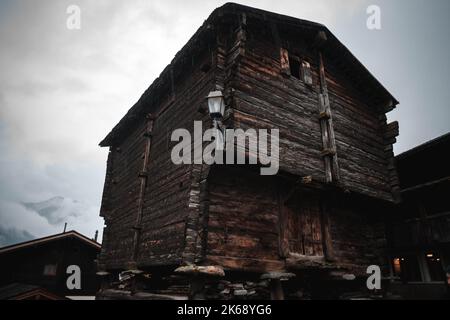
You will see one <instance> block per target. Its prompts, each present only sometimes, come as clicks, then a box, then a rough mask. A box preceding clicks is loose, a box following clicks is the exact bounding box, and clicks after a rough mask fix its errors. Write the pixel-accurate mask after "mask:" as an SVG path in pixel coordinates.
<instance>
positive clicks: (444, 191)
mask: <svg viewBox="0 0 450 320" xmlns="http://www.w3.org/2000/svg"><path fill="white" fill-rule="evenodd" d="M449 150H450V134H446V135H444V136H442V137H439V138H437V139H435V140H432V141H430V142H427V143H425V144H423V145H421V146H418V147H417V148H414V149H411V150H409V151H407V152H405V153H402V154H400V155H398V156H397V157H396V160H397V166H398V172H399V178H400V186H401V189H402V198H403V202H402V205H401V211H400V214H398V215H396V217H393V219H392V220H393V223H392V226H391V228H390V230H389V237H388V238H389V254H390V259H391V272H392V275H393V276H395V277H396V278H397V280H398V281H399V282H401V283H403V284H406V285H393V286H392V287H393V288H395V289H396V290H397V291H398V292H399V293H401V294H402V295H404V296H405V297H407V298H439V297H443V296H444V295H445V294H446V290H447V289H446V281H447V277H446V271H447V272H448V273H449V274H450V204H449V201H448V198H447V197H448V196H449V195H450V167H449V163H450V154H449V152H448V151H449Z"/></svg>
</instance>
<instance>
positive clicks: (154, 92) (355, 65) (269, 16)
mask: <svg viewBox="0 0 450 320" xmlns="http://www.w3.org/2000/svg"><path fill="white" fill-rule="evenodd" d="M242 13H245V14H246V15H247V16H250V17H252V18H257V19H261V20H263V21H266V22H268V23H270V22H275V23H277V24H280V25H283V26H285V27H288V28H292V29H293V30H294V31H300V30H302V31H305V30H306V31H310V32H314V33H315V34H317V32H319V31H323V32H325V33H326V35H327V39H328V40H327V42H326V44H325V46H324V50H326V51H327V52H329V53H332V54H333V55H336V56H338V58H339V59H338V60H339V61H341V62H342V64H343V65H345V67H346V70H347V71H349V72H351V73H352V74H353V75H355V77H354V78H355V79H356V80H355V81H357V82H358V83H359V84H360V89H361V90H365V93H367V94H368V95H373V94H375V95H376V96H377V97H378V98H380V99H378V100H381V102H380V104H381V105H382V106H383V107H384V108H385V110H386V112H389V111H391V110H392V109H394V108H395V107H396V105H397V104H398V101H397V100H396V99H395V98H394V97H393V96H392V94H391V93H390V92H389V91H388V90H387V89H386V88H385V87H384V86H383V85H382V84H381V83H380V82H379V81H378V80H377V79H376V78H375V77H374V76H373V75H372V74H371V73H370V72H369V71H368V70H367V69H366V67H365V66H364V65H363V64H362V63H361V62H360V61H359V60H358V59H357V58H356V57H355V56H354V55H353V54H352V53H351V52H350V50H348V49H347V48H346V47H345V46H344V45H343V44H342V43H341V42H340V41H339V40H338V39H337V38H336V37H335V36H334V35H333V34H332V33H331V31H330V30H328V28H327V27H326V26H324V25H322V24H319V23H315V22H311V21H307V20H301V19H298V18H293V17H289V16H286V15H281V14H276V13H273V12H269V11H264V10H260V9H255V8H252V7H248V6H244V5H240V4H235V3H226V4H224V5H223V6H222V7H219V8H217V9H215V10H214V11H213V12H212V13H211V15H210V16H209V17H208V19H207V20H206V21H205V22H204V23H203V25H202V26H201V27H200V28H199V29H198V30H197V32H196V33H195V34H194V35H193V36H192V37H191V39H190V40H189V41H188V42H187V44H186V45H185V46H184V47H183V48H182V49H181V50H180V51H179V52H178V53H177V54H176V55H175V57H174V59H173V60H172V61H171V63H170V64H169V65H168V66H167V67H166V68H165V69H164V71H163V72H162V73H161V74H160V76H159V77H158V78H157V79H156V80H155V81H154V82H153V83H152V84H151V85H150V87H149V88H148V89H147V90H146V91H145V92H144V94H143V95H142V96H141V98H140V99H139V100H138V102H136V104H134V106H133V107H132V108H131V109H130V110H129V111H128V112H127V114H126V115H125V116H124V117H123V118H122V119H121V120H120V122H119V123H118V124H117V125H116V126H115V127H114V128H113V129H112V131H111V132H110V133H109V134H108V135H107V136H106V137H105V138H104V139H103V141H101V142H100V146H102V147H106V146H111V145H112V144H113V143H114V141H115V140H116V139H117V138H119V139H120V137H121V135H122V133H123V132H124V131H125V130H126V129H128V128H129V127H130V126H131V125H132V124H134V123H135V121H136V119H139V118H140V117H142V116H143V115H144V114H146V113H149V112H151V110H149V108H150V107H149V105H150V103H149V102H150V101H152V100H153V99H154V98H155V97H157V96H158V94H159V92H160V90H159V89H160V88H162V87H164V86H165V83H167V82H168V81H170V77H169V76H168V75H169V74H170V72H171V70H172V67H173V66H175V65H180V64H182V63H184V62H183V61H186V63H187V62H189V63H191V60H190V59H185V57H187V56H189V55H190V54H191V53H192V51H193V49H194V48H195V47H197V46H198V45H199V43H200V40H201V39H204V38H207V36H208V34H210V33H211V32H212V28H211V26H214V25H215V24H216V23H217V22H218V21H219V19H220V18H221V17H223V16H224V15H225V14H234V15H238V14H242Z"/></svg>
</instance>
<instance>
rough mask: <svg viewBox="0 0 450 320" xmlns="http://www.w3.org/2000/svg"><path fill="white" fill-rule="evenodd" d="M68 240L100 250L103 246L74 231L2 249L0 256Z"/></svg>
mask: <svg viewBox="0 0 450 320" xmlns="http://www.w3.org/2000/svg"><path fill="white" fill-rule="evenodd" d="M66 238H75V239H78V240H81V241H83V242H84V243H86V244H87V245H89V246H92V247H94V248H96V249H98V250H100V248H101V245H100V244H99V243H98V242H96V241H94V240H92V239H89V238H87V237H86V236H84V235H82V234H81V233H78V232H76V231H74V230H72V231H68V232H64V233H58V234H54V235H51V236H48V237H44V238H39V239H34V240H30V241H26V242H22V243H18V244H14V245H10V246H7V247H3V248H0V255H1V254H4V253H9V252H12V251H16V250H19V249H24V248H30V247H33V246H39V245H43V244H46V243H49V242H52V241H57V240H61V239H66Z"/></svg>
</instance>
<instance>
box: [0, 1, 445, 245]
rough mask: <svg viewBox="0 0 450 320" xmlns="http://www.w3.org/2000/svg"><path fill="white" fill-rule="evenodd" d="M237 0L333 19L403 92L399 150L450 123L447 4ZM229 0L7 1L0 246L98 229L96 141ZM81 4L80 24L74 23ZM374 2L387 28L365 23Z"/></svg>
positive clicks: (343, 36) (1, 40) (101, 156)
mask: <svg viewBox="0 0 450 320" xmlns="http://www.w3.org/2000/svg"><path fill="white" fill-rule="evenodd" d="M238 2H240V3H242V4H246V5H250V6H254V7H258V8H261V9H265V10H269V11H274V12H277V13H282V14H287V15H291V16H294V17H297V18H302V19H307V20H312V21H316V22H321V23H324V24H325V25H327V26H328V27H329V29H330V30H331V31H332V32H333V33H334V34H335V35H336V36H337V37H338V38H339V39H340V40H341V41H342V42H343V43H344V44H345V45H346V46H347V47H348V48H349V49H350V50H351V51H352V52H353V53H354V54H355V55H356V57H358V58H359V59H360V60H361V62H362V63H363V64H365V65H366V67H367V68H368V69H369V70H370V71H371V72H372V73H373V74H374V75H375V76H376V77H377V78H378V79H379V80H380V81H381V82H382V83H383V84H384V85H385V87H386V88H387V89H388V90H389V91H391V92H392V93H393V95H394V96H395V97H396V98H397V99H398V100H399V101H400V103H401V104H400V106H399V108H398V109H397V110H396V111H393V112H392V113H391V114H390V115H389V118H390V119H391V120H398V121H399V122H400V132H401V135H400V137H399V139H398V143H397V145H396V147H395V150H396V152H397V153H399V152H402V151H405V150H407V149H409V148H412V147H414V146H416V145H419V144H421V143H423V142H425V141H427V140H429V139H432V138H435V137H437V136H439V135H441V134H444V133H447V132H448V131H450V123H449V118H450V111H449V110H450V109H449V105H448V101H450V87H449V86H450V59H449V50H450V44H449V38H450V37H449V35H448V32H449V30H450V22H449V19H448V15H449V14H450V1H448V0H431V1H430V0H428V1H425V0H379V1H375V0H370V1H366V0H342V1H336V0H292V1H273V0H264V1H238ZM223 3H225V1H213V0H208V1H199V0H191V1H171V0H164V1H144V0H127V1H120V0H89V1H88V0H70V1H66V0H51V1H50V0H40V1H33V0H14V1H9V0H0V70H1V71H0V181H1V183H0V246H1V245H6V244H10V243H14V242H17V241H22V240H27V239H30V238H33V237H40V236H44V235H48V234H51V233H54V232H60V231H62V228H63V224H64V222H68V224H69V225H68V228H69V229H77V230H79V231H80V232H82V233H85V234H86V235H88V236H91V237H92V236H93V234H94V232H95V230H97V229H99V230H100V231H101V229H102V225H103V221H102V220H101V219H100V218H99V217H98V214H99V207H100V199H101V194H102V188H103V180H104V174H105V164H106V156H107V150H106V149H101V148H99V147H98V142H99V141H100V140H101V139H102V138H103V137H104V136H105V135H106V134H107V133H108V132H109V130H110V129H111V128H112V127H113V126H114V125H115V124H116V122H117V121H119V120H120V118H121V117H122V116H123V115H124V114H125V112H126V111H127V110H128V109H129V108H130V107H131V106H132V105H133V103H134V102H135V101H136V100H137V99H138V98H139V97H140V95H141V94H142V93H143V92H144V90H145V89H146V88H147V87H148V86H149V85H150V84H151V83H152V81H153V80H154V79H155V78H156V77H157V76H158V75H159V73H160V72H161V71H162V70H163V68H164V67H165V66H166V65H167V64H168V63H169V62H170V61H171V59H172V58H173V56H174V55H175V53H176V52H177V51H178V50H179V49H180V48H181V47H182V46H183V45H184V43H185V42H186V41H187V40H188V39H189V38H190V36H191V35H192V34H193V33H194V32H195V31H196V30H197V28H198V27H199V26H200V25H201V24H202V22H203V21H204V20H205V19H206V18H207V17H208V15H209V14H210V13H211V12H212V10H213V9H214V8H216V7H218V6H220V5H222V4H223ZM72 4H75V5H78V6H79V7H80V8H81V29H80V30H68V29H67V27H66V20H67V18H68V14H67V13H66V9H67V7H68V6H69V5H72ZM371 4H374V5H378V6H379V7H380V9H381V30H372V31H370V30H368V29H367V27H366V20H367V17H368V15H367V13H366V9H367V7H368V6H369V5H371ZM55 197H58V198H55ZM49 199H51V200H50V201H49V202H48V203H43V204H42V203H41V202H42V201H46V200H49ZM24 203H38V204H35V205H30V204H24Z"/></svg>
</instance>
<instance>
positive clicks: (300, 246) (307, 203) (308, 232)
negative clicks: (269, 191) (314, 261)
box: [284, 196, 324, 256]
mask: <svg viewBox="0 0 450 320" xmlns="http://www.w3.org/2000/svg"><path fill="white" fill-rule="evenodd" d="M285 211H286V214H285V218H286V224H285V226H286V231H285V232H284V233H285V237H286V241H285V243H286V245H287V246H288V252H289V253H293V254H299V255H303V256H323V255H324V250H323V239H322V219H321V212H320V207H319V201H318V199H316V198H314V197H312V196H308V197H306V196H304V197H302V198H301V199H296V200H293V201H290V203H289V204H286V205H285Z"/></svg>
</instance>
